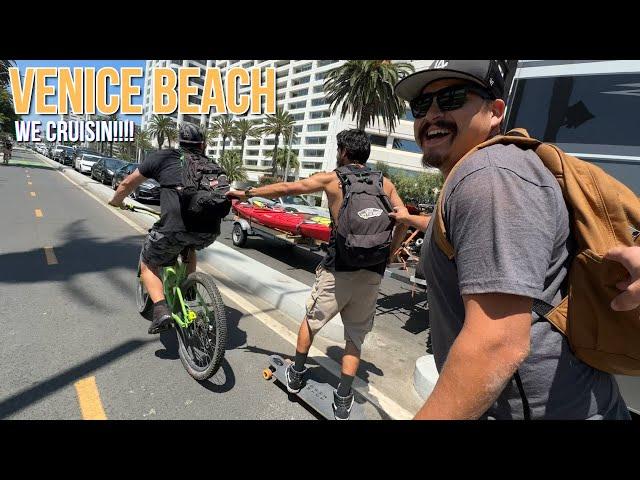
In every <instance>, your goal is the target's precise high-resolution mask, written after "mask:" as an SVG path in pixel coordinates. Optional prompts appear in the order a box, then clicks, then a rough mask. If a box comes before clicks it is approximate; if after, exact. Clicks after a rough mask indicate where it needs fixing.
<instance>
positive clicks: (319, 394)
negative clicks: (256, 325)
mask: <svg viewBox="0 0 640 480" xmlns="http://www.w3.org/2000/svg"><path fill="white" fill-rule="evenodd" d="M289 363H290V362H287V361H286V360H285V359H284V358H282V357H281V356H280V355H271V356H269V368H265V369H264V370H263V371H262V376H263V378H264V379H265V380H271V379H272V378H273V377H275V378H276V380H278V381H279V382H280V383H281V384H282V386H283V387H284V388H285V389H286V388H287V379H286V376H285V370H286V369H287V365H289ZM333 390H334V388H333V387H332V386H331V385H330V384H328V383H324V382H318V381H316V380H314V379H312V378H305V379H304V382H303V387H302V389H301V390H300V391H299V392H298V393H293V394H292V395H296V396H297V397H298V398H299V399H300V400H302V401H303V402H304V403H306V404H307V405H309V406H310V407H311V408H313V409H314V410H315V411H316V412H318V413H319V414H320V415H322V416H323V417H324V418H326V419H327V420H335V417H334V415H333V408H332V407H331V405H332V403H333ZM287 392H288V390H287ZM359 397H360V396H359V395H358V394H357V393H355V399H354V402H353V407H352V408H351V415H350V417H349V419H350V420H366V419H367V418H366V416H365V414H364V411H363V409H362V405H361V404H360V403H358V400H360V401H363V399H362V398H359Z"/></svg>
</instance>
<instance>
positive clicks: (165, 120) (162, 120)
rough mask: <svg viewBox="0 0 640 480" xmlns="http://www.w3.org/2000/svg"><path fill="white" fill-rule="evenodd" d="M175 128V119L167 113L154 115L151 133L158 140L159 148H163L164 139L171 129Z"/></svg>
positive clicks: (150, 126)
mask: <svg viewBox="0 0 640 480" xmlns="http://www.w3.org/2000/svg"><path fill="white" fill-rule="evenodd" d="M172 129H173V130H175V124H174V123H173V119H172V118H171V117H169V116H167V115H154V116H153V117H151V121H150V122H149V134H150V135H152V136H155V137H156V139H157V140H158V148H159V149H162V145H163V144H164V139H165V138H166V137H167V134H168V133H169V132H170V131H171V130H172ZM169 147H171V145H169Z"/></svg>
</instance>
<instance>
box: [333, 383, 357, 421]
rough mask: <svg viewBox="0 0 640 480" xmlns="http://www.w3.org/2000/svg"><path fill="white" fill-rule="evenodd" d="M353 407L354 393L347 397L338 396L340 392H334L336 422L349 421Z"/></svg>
mask: <svg viewBox="0 0 640 480" xmlns="http://www.w3.org/2000/svg"><path fill="white" fill-rule="evenodd" d="M352 406H353V391H352V392H351V393H350V394H349V395H347V396H346V397H341V396H340V395H338V391H337V390H334V391H333V404H332V405H331V407H332V408H333V416H334V417H335V419H336V420H349V416H350V415H351V407H352Z"/></svg>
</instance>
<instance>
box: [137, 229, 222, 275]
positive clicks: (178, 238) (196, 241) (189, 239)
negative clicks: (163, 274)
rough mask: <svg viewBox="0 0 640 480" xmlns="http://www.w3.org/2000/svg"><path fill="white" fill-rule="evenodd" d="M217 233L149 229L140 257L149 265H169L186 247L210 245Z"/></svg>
mask: <svg viewBox="0 0 640 480" xmlns="http://www.w3.org/2000/svg"><path fill="white" fill-rule="evenodd" d="M217 237H218V234H216V233H202V232H166V233H161V232H158V231H157V230H153V229H151V230H149V235H147V238H146V239H145V241H144V245H143V246H142V252H140V259H141V260H142V261H143V262H144V263H145V264H146V265H148V266H150V267H169V266H171V265H173V264H174V263H175V262H176V260H177V258H178V255H180V253H182V251H183V250H185V249H187V248H193V249H195V250H202V249H203V248H206V247H208V246H209V245H211V244H212V243H213V242H214V241H215V240H216V238H217Z"/></svg>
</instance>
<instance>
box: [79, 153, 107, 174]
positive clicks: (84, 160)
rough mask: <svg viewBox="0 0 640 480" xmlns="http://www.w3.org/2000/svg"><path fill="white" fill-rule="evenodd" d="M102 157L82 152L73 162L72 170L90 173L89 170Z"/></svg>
mask: <svg viewBox="0 0 640 480" xmlns="http://www.w3.org/2000/svg"><path fill="white" fill-rule="evenodd" d="M101 158H103V157H102V155H100V154H93V153H88V152H83V153H81V154H80V155H78V156H77V157H75V159H74V161H73V168H74V170H77V171H78V172H80V173H91V168H92V167H93V166H94V165H95V164H96V162H97V161H98V160H100V159H101Z"/></svg>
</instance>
